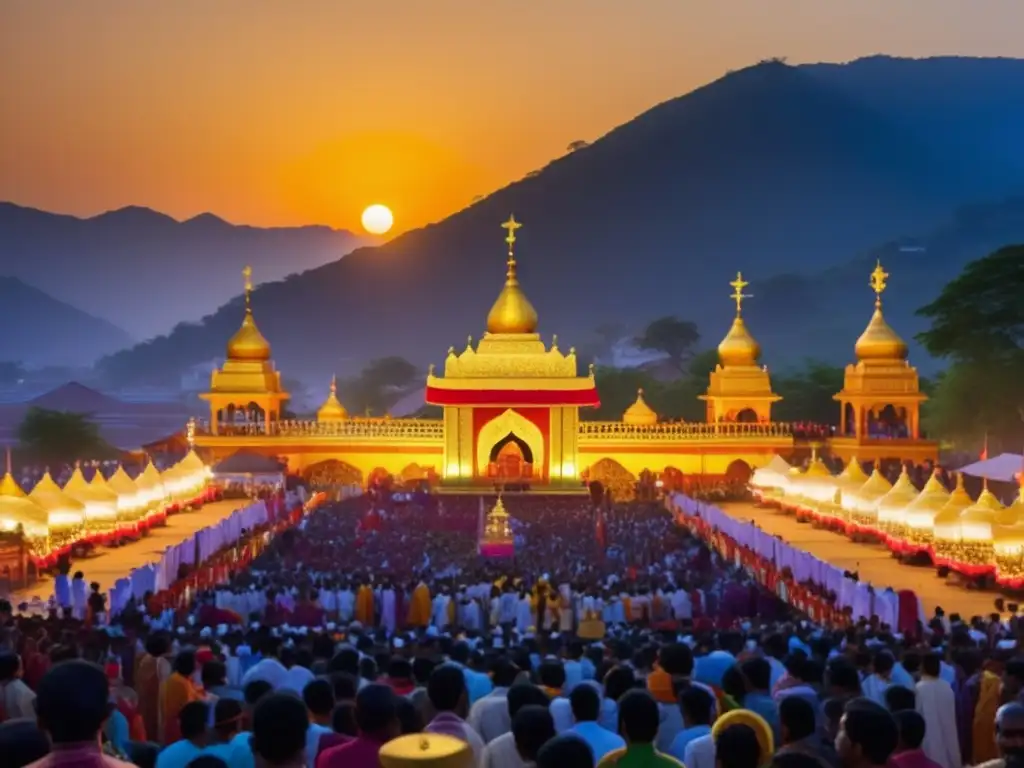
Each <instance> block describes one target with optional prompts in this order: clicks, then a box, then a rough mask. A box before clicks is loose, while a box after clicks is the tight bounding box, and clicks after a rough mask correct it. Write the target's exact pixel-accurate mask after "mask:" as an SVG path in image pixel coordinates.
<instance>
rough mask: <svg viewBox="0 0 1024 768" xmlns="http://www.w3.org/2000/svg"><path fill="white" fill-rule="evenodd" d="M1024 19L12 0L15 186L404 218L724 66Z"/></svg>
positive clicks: (451, 0) (349, 217)
mask: <svg viewBox="0 0 1024 768" xmlns="http://www.w3.org/2000/svg"><path fill="white" fill-rule="evenodd" d="M972 9H973V10H972ZM1022 28H1024V2H1021V0H975V2H968V0H633V2H627V1H626V0H484V1H483V2H481V1H480V0H476V1H474V0H376V1H375V2H361V3H360V2H358V0H288V1H287V2H280V0H215V1H211V0H174V2H139V0H103V2H66V0H31V1H29V0H24V1H22V2H18V1H17V0H9V1H8V2H6V3H4V4H3V7H2V9H0V106H2V111H3V118H2V122H0V131H2V133H3V136H2V139H0V200H12V201H14V202H18V203H21V204H24V205H33V206H37V207H41V208H46V209H49V210H54V211H61V212H68V213H75V214H79V215H90V214H95V213H98V212H101V211H103V210H107V209H110V208H116V207H120V206H123V205H129V204H137V205H147V206H150V207H152V208H156V209H158V210H161V211H164V212H166V213H169V214H171V215H173V216H175V217H178V218H185V217H188V216H191V215H194V214H196V213H200V212H203V211H212V212H214V213H216V214H218V215H220V216H222V217H224V218H226V219H228V220H230V221H234V222H239V223H249V224H257V225H273V224H307V223H326V224H331V225H334V226H343V227H357V226H358V220H359V214H360V212H361V210H362V208H363V207H365V206H366V205H367V204H369V203H372V202H383V203H385V204H387V205H389V206H390V207H391V208H392V209H393V210H394V211H395V216H396V220H397V221H396V227H397V229H408V228H410V227H415V226H419V225H421V224H424V223H427V222H430V221H436V220H438V219H440V218H443V217H444V216H446V215H447V214H449V213H451V212H453V211H455V210H458V209H459V208H462V207H464V206H465V205H467V204H469V203H470V202H471V201H472V199H473V198H474V197H475V196H477V195H483V194H487V193H488V192H490V191H493V190H494V189H496V188H498V187H501V186H502V185H504V184H506V183H508V182H509V181H512V180H515V179H517V178H520V177H522V176H523V175H524V174H526V173H528V172H529V171H531V170H533V169H535V168H539V167H542V166H543V165H544V164H545V163H547V162H548V160H550V159H551V158H552V157H554V156H557V155H559V154H561V153H562V152H563V151H564V149H565V147H566V145H567V144H568V143H569V142H570V141H572V140H575V139H588V140H592V139H595V138H597V137H599V136H600V135H601V134H603V133H605V132H607V131H608V130H610V129H611V128H613V127H614V126H616V125H618V124H620V123H622V122H625V121H626V120H628V119H630V118H631V117H633V116H634V115H636V114H637V113H639V112H641V111H643V110H644V109H646V108H648V107H650V106H652V105H654V104H656V103H658V102H660V101H664V100H665V99H668V98H671V97H673V96H676V95H678V94H681V93H684V92H686V91H688V90H690V89H692V88H694V87H696V86H699V85H701V84H703V83H706V82H708V81H709V80H713V79H715V78H717V77H718V76H720V75H721V74H723V73H724V72H725V71H726V70H727V69H731V68H738V67H742V66H745V65H747V64H751V63H754V62H756V61H758V60H759V59H762V58H767V57H772V56H787V57H788V58H789V60H790V61H791V62H803V61H822V60H824V61H843V60H848V59H851V58H856V57H859V56H863V55H870V54H873V53H878V52H884V53H890V54H894V55H907V56H927V55H937V54H962V55H988V56H995V55H1003V56H1020V55H1024V40H1022V39H1021V38H1020V34H1019V32H1020V29H1022Z"/></svg>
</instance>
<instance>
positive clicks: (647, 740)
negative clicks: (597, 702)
mask: <svg viewBox="0 0 1024 768" xmlns="http://www.w3.org/2000/svg"><path fill="white" fill-rule="evenodd" d="M659 721H660V713H659V711H658V702H656V701H655V700H654V697H653V696H651V694H649V693H648V692H647V691H642V690H639V689H636V688H634V689H633V690H632V691H628V692H627V693H624V694H623V695H622V697H621V698H620V699H619V735H620V736H622V738H624V739H625V740H626V743H627V744H651V743H653V742H654V738H655V737H656V736H657V735H658V723H659Z"/></svg>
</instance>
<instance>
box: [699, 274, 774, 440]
mask: <svg viewBox="0 0 1024 768" xmlns="http://www.w3.org/2000/svg"><path fill="white" fill-rule="evenodd" d="M749 284H750V283H748V282H747V281H746V280H744V279H743V273H741V272H737V273H736V279H735V280H733V281H732V282H731V283H729V285H731V286H732V288H733V292H732V295H731V296H730V298H731V299H732V300H733V301H735V302H736V317H735V318H734V319H733V321H732V326H731V327H730V328H729V332H728V333H727V334H726V335H725V338H724V339H722V343H721V344H719V345H718V361H719V362H718V365H717V366H715V370H713V371H712V372H711V379H710V382H709V383H708V390H707V393H706V394H703V395H701V396H700V399H701V400H703V401H704V402H705V403H707V421H708V423H709V424H715V423H718V422H738V421H739V422H769V421H771V420H772V403H775V402H778V401H779V400H781V399H782V398H781V397H780V396H779V395H777V394H775V393H774V392H772V383H771V378H770V377H769V376H768V368H767V366H762V365H758V363H757V361H758V358H759V357H760V356H761V346H760V345H759V344H758V343H757V342H756V341H755V340H754V337H753V336H751V335H750V332H749V331H748V330H747V326H746V324H745V323H744V322H743V300H744V299H749V298H751V297H750V296H749V295H746V294H744V293H743V289H744V288H746V287H747V286H748V285H749Z"/></svg>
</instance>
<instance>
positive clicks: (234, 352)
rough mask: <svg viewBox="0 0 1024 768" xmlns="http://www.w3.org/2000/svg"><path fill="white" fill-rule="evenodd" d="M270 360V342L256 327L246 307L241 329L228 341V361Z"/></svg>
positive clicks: (249, 310)
mask: <svg viewBox="0 0 1024 768" xmlns="http://www.w3.org/2000/svg"><path fill="white" fill-rule="evenodd" d="M269 359H270V342H268V341H267V340H266V338H265V337H264V336H263V334H262V333H260V329H259V328H257V327H256V320H254V319H253V316H252V309H250V308H249V307H246V309H245V317H244V318H242V327H241V328H239V329H238V330H237V331H236V332H235V335H234V336H232V337H231V339H230V340H229V341H228V360H255V361H263V360H269Z"/></svg>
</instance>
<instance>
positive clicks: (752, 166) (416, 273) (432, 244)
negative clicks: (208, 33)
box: [105, 62, 1012, 379]
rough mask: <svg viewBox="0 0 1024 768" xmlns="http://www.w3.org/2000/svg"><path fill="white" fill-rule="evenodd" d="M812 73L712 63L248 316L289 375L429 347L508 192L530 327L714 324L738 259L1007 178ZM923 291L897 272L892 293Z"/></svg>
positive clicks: (918, 211)
mask: <svg viewBox="0 0 1024 768" xmlns="http://www.w3.org/2000/svg"><path fill="white" fill-rule="evenodd" d="M937 76H940V75H937ZM827 80H828V78H826V77H824V76H822V75H820V74H815V73H814V72H813V71H807V70H804V69H801V68H795V67H788V66H786V65H784V64H781V63H777V62H772V63H765V64H762V65H758V66H756V67H751V68H749V69H745V70H741V71H738V72H734V73H731V74H729V75H727V76H726V77H723V78H722V79H720V80H718V81H716V82H714V83H712V84H710V85H708V86H706V87H704V88H701V89H698V90H696V91H694V92H693V93H690V94H688V95H686V96H682V97H680V98H677V99H673V100H671V101H669V102H666V103H664V104H661V105H659V106H657V107H655V108H653V109H651V110H649V111H648V112H646V113H644V114H642V115H640V116H639V117H637V118H636V119H634V120H632V121H631V122H629V123H627V124H625V125H623V126H621V127H619V128H617V129H615V130H614V131H612V132H611V133H609V134H608V135H607V136H605V137H603V138H601V139H599V140H598V141H595V142H594V143H593V144H591V145H590V146H589V147H587V148H584V149H581V150H578V151H576V152H574V153H572V154H570V155H568V156H566V157H563V158H560V159H558V160H556V161H554V162H552V163H550V164H549V165H548V166H547V167H546V168H544V169H543V170H541V171H540V172H538V173H534V174H530V175H528V177H527V178H525V179H523V180H522V181H519V182H516V183H513V184H511V185H509V186H508V187H506V188H504V189H501V190H499V191H497V192H495V193H494V194H492V195H490V196H489V197H487V198H485V199H484V200H482V201H480V202H479V203H477V204H476V205H473V206H472V207H470V208H468V209H466V210H464V211H461V212H459V213H456V214H454V215H453V216H451V217H449V218H448V219H445V220H444V221H442V222H440V223H438V224H436V225H433V226H430V227H426V228H424V229H422V230H418V231H415V232H410V233H408V234H406V235H404V236H402V237H400V238H398V239H396V240H394V241H392V242H391V243H388V244H387V245H384V246H382V247H379V248H363V249H359V250H357V251H355V252H353V253H352V254H350V255H349V256H347V257H346V258H344V259H343V260H340V261H337V262H333V263H331V264H327V265H325V266H322V267H319V268H317V269H314V270H311V271H309V272H306V273H304V274H302V275H300V276H297V277H295V278H293V279H290V280H288V281H286V282H279V283H274V284H270V285H264V286H261V287H260V288H259V289H258V290H257V292H256V296H255V297H254V302H255V306H256V307H257V310H256V311H257V318H258V319H259V322H260V326H261V328H262V329H263V331H264V333H265V334H266V335H267V336H268V338H269V339H270V340H271V341H272V343H273V344H274V348H275V357H276V358H277V359H278V361H279V363H280V366H281V367H282V369H283V370H285V371H287V372H288V373H289V374H290V375H293V376H300V377H304V378H312V377H317V378H320V379H326V377H327V376H329V375H330V373H331V372H332V371H334V370H337V371H339V372H345V371H350V370H352V369H353V368H354V367H356V366H357V365H358V364H359V363H361V362H363V361H365V360H367V359H370V358H372V357H375V356H380V355H381V354H400V355H404V356H406V357H407V358H409V359H410V360H413V361H414V362H417V363H425V362H427V361H431V360H433V361H440V360H441V359H442V358H443V355H444V350H445V349H446V348H447V347H448V346H449V345H450V344H455V345H460V346H461V344H463V343H464V339H465V336H466V334H467V333H472V334H474V335H478V334H479V333H480V332H482V331H483V327H484V317H485V315H486V312H487V309H488V307H489V305H490V303H491V302H492V301H493V299H494V297H495V296H496V294H497V292H498V289H499V287H500V284H501V278H502V273H503V271H504V270H503V266H502V261H503V258H504V252H503V247H502V242H501V237H502V232H501V230H500V229H499V228H498V224H499V223H500V222H501V221H503V220H504V219H505V218H507V216H508V214H509V212H513V211H514V212H515V214H516V216H517V218H519V219H520V220H521V221H523V222H525V224H526V226H525V227H524V228H523V229H522V230H521V231H520V232H519V236H520V238H519V245H518V249H519V250H518V253H519V256H520V277H521V280H522V282H523V284H524V286H525V288H526V290H527V293H528V294H529V296H530V297H531V299H532V300H533V302H534V304H535V305H536V306H537V309H538V311H539V313H540V318H541V330H542V331H543V332H544V333H547V334H549V333H551V332H557V333H559V334H560V335H561V337H562V339H563V343H564V344H565V345H568V344H570V343H581V342H580V339H582V338H583V337H584V336H586V335H588V334H589V333H590V332H591V331H592V330H593V329H594V328H595V327H596V326H597V325H599V324H601V323H605V322H608V321H620V322H625V323H627V324H630V325H634V326H635V325H637V324H640V323H643V322H645V321H647V320H649V319H651V318H653V317H656V316H658V315H660V314H665V313H674V314H678V315H680V316H683V317H686V318H690V319H693V320H695V321H697V322H698V323H699V325H700V327H701V329H702V331H703V332H704V334H705V336H706V338H707V339H708V340H709V341H710V340H712V339H714V340H716V341H717V337H718V335H719V334H720V333H721V332H722V331H723V330H724V327H723V324H724V323H725V322H727V319H728V316H729V311H730V310H729V306H730V305H729V302H728V300H727V298H726V296H727V294H728V292H729V289H728V287H727V283H728V281H729V280H730V279H731V277H732V275H733V274H735V271H736V270H737V269H743V270H744V273H745V274H746V275H748V276H749V277H750V278H752V279H755V280H766V279H768V278H771V277H773V276H775V275H778V274H779V273H794V274H798V275H814V274H816V273H819V272H821V271H822V269H824V268H828V267H830V266H833V265H840V264H843V263H845V262H847V261H849V259H850V258H851V257H852V256H853V255H854V254H857V253H864V252H866V251H867V250H868V249H870V248H872V247H874V246H876V245H877V244H878V243H880V242H886V241H889V240H891V239H893V238H894V237H898V236H900V235H904V234H913V233H921V232H929V231H932V229H933V228H934V227H935V226H936V223H937V222H939V221H941V220H942V219H943V217H945V216H948V215H949V211H951V210H953V209H954V208H955V207H957V206H958V205H960V204H962V203H963V202H966V201H969V200H977V199H985V198H995V197H1002V196H1003V195H1004V194H1005V192H1006V189H1007V187H1009V186H1012V185H1011V184H1010V182H1009V181H1005V180H996V181H993V172H992V167H994V166H996V165H998V163H997V161H996V160H995V159H994V158H989V159H988V160H987V161H986V162H984V163H983V162H981V161H978V162H976V163H966V164H965V163H963V162H960V161H958V160H957V161H953V160H950V158H949V157H948V153H946V154H944V153H943V152H941V151H940V150H939V149H937V147H938V146H939V143H936V142H934V141H931V140H930V139H929V138H928V137H927V135H926V134H927V133H928V131H929V130H930V128H931V127H932V126H931V125H930V124H924V125H919V126H912V125H908V121H907V120H906V119H905V115H904V114H903V113H900V114H899V115H897V116H896V117H895V118H891V117H890V116H889V115H888V114H887V112H886V111H885V110H884V109H881V108H879V107H878V106H877V105H876V106H871V105H868V104H866V103H865V100H864V99H860V98H856V97H855V96H854V95H853V90H855V89H851V88H842V87H839V86H837V85H835V84H833V83H830V82H828V81H827ZM915 128H916V129H917V130H914V129H915ZM857 280H858V282H856V283H851V284H850V285H849V290H850V291H851V295H855V294H854V292H853V290H854V288H856V289H857V290H858V291H859V287H860V285H861V284H862V280H863V278H862V277H860V276H858V279H857ZM861 298H862V297H861ZM926 298H927V296H926V295H925V294H924V293H923V292H921V291H918V290H916V289H910V290H908V292H907V293H906V294H905V295H902V296H901V301H903V302H906V304H907V305H910V306H913V307H915V308H916V306H918V305H919V304H921V303H922V302H923V300H926ZM783 310H784V312H782V313H781V314H780V315H779V316H778V317H777V318H775V319H776V320H777V322H778V323H780V324H783V325H786V327H788V328H789V329H790V330H789V333H791V334H799V333H801V332H802V329H804V328H806V327H807V326H808V325H811V324H813V322H814V320H813V319H812V318H809V317H807V316H805V315H804V314H802V312H801V307H799V306H794V305H792V304H790V303H787V304H786V305H785V307H783ZM240 313H241V309H240V304H239V303H238V301H237V300H235V301H234V302H232V303H230V304H228V305H225V306H224V307H222V308H221V309H220V310H218V312H217V313H215V314H214V315H213V316H212V317H209V318H206V319H205V320H204V321H203V323H202V324H201V325H197V326H192V327H187V328H181V329H178V330H177V331H176V332H175V333H174V334H172V335H171V336H170V337H169V338H161V339H156V340H154V341H153V342H151V343H147V344H145V345H143V346H141V347H139V348H137V349H135V350H133V351H131V352H128V353H126V354H123V355H118V356H117V357H116V358H115V359H112V360H110V361H109V362H108V364H107V365H105V370H106V371H108V372H109V373H111V374H113V375H117V376H120V377H125V378H132V377H135V378H138V377H147V376H148V377H153V378H160V377H165V376H166V375H167V374H168V372H171V371H176V370H178V369H180V368H181V367H184V366H186V365H188V364H191V363H193V362H196V361H200V360H204V359H208V358H209V357H211V356H212V355H217V354H222V350H223V345H224V342H225V340H226V339H227V338H228V336H229V335H230V334H231V333H232V332H233V331H234V330H235V329H236V328H237V326H238V322H239V317H240ZM857 332H859V328H854V327H851V328H849V329H848V330H847V331H846V336H847V337H848V336H849V334H850V333H857ZM791 342H792V340H791ZM791 346H800V347H801V349H800V350H798V351H797V350H794V352H793V354H794V355H801V354H804V353H806V354H822V353H824V352H825V351H826V350H824V349H823V348H822V347H821V346H817V345H813V344H806V345H803V344H796V345H794V344H792V343H791Z"/></svg>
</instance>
